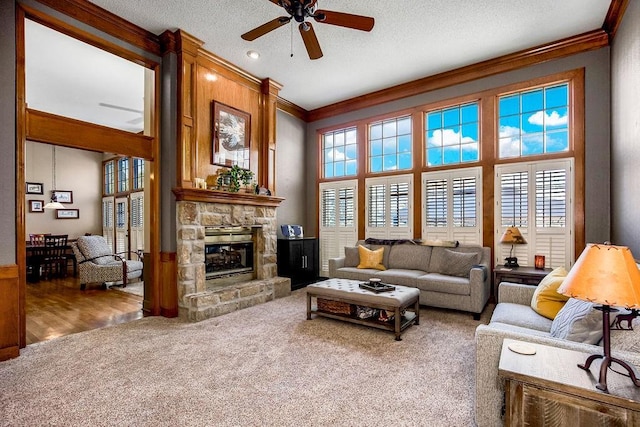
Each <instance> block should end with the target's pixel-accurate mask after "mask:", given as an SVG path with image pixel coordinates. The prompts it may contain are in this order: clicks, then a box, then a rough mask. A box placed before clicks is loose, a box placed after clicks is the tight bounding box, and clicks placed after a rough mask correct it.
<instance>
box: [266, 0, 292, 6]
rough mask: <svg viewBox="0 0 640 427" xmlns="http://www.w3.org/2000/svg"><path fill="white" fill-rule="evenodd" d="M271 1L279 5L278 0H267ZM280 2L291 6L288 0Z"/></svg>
mask: <svg viewBox="0 0 640 427" xmlns="http://www.w3.org/2000/svg"><path fill="white" fill-rule="evenodd" d="M269 1H270V2H271V3H275V4H277V5H278V6H281V4H280V0H269ZM282 2H283V3H284V4H285V5H286V6H291V2H290V1H289V0H282Z"/></svg>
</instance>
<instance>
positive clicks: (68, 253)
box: [26, 239, 78, 283]
mask: <svg viewBox="0 0 640 427" xmlns="http://www.w3.org/2000/svg"><path fill="white" fill-rule="evenodd" d="M73 241H75V239H74V240H69V241H68V242H67V245H66V246H65V247H64V249H65V257H66V259H67V260H68V261H71V262H72V263H73V276H74V277H76V276H77V275H78V261H77V259H76V256H75V254H74V253H73V249H72V248H71V243H72V242H73ZM26 252H27V281H29V282H32V283H33V282H38V281H40V279H41V274H40V270H41V267H42V265H43V263H44V262H45V259H46V256H47V254H46V252H47V248H46V247H45V246H43V245H33V244H31V242H30V241H27V244H26ZM65 272H66V269H65Z"/></svg>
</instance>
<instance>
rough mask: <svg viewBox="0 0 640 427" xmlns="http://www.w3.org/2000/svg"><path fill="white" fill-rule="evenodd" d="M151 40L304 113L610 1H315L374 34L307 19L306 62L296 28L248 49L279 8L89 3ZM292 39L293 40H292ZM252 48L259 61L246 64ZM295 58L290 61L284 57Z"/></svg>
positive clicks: (213, 0) (569, 29)
mask: <svg viewBox="0 0 640 427" xmlns="http://www.w3.org/2000/svg"><path fill="white" fill-rule="evenodd" d="M92 2H93V3H95V4H96V5H99V6H101V7H103V8H104V9H106V10H108V11H110V12H113V13H115V14H116V15H118V16H121V17H123V18H125V19H127V20H129V21H130V22H133V23H134V24H137V25H139V26H141V27H142V28H145V29H147V30H149V31H151V32H153V33H155V34H160V33H162V32H163V31H164V30H167V29H170V30H175V29H178V28H180V29H182V30H184V31H186V32H188V33H189V34H192V35H193V36H195V37H197V38H199V39H201V40H203V41H204V42H205V45H204V48H205V49H207V50H209V51H210V52H213V53H214V54H216V55H218V56H220V57H222V58H224V59H226V60H228V61H230V62H231V63H233V64H235V65H237V66H239V67H241V68H243V69H244V70H246V71H248V72H249V73H251V74H253V75H255V76H256V77H259V78H265V77H270V78H272V79H273V80H275V81H277V82H279V83H281V84H282V85H283V86H284V87H283V89H282V91H281V92H280V96H281V97H283V98H285V99H287V100H289V101H291V102H293V103H294V104H297V105H299V106H301V107H303V108H305V109H307V110H311V109H315V108H318V107H322V106H325V105H328V104H331V103H334V102H337V101H341V100H344V99H349V98H353V97H356V96H359V95H363V94H366V93H369V92H372V91H375V90H379V89H383V88H387V87H390V86H393V85H396V84H400V83H404V82H407V81H411V80H415V79H418V78H422V77H426V76H429V75H433V74H436V73H440V72H443V71H447V70H451V69H455V68H458V67H461V66H464V65H469V64H472V63H476V62H479V61H483V60H486V59H490V58H494V57H496V56H500V55H504V54H508V53H512V52H516V51H518V50H522V49H525V48H528V47H532V46H536V45H539V44H543V43H547V42H551V41H555V40H558V39H562V38H565V37H569V36H572V35H576V34H580V33H583V32H586V31H591V30H594V29H597V28H601V27H602V24H603V22H604V19H605V16H606V13H607V10H608V8H609V4H610V0H562V1H559V0H535V1H531V0H483V1H480V0H474V1H470V0H395V1H371V0H349V1H341V0H318V6H319V8H321V9H326V10H333V11H339V12H347V13H353V14H360V15H367V16H371V17H373V18H375V21H376V22H375V26H374V28H373V30H372V31H371V32H370V33H366V32H362V31H356V30H351V29H346V28H341V27H336V26H333V25H327V24H320V23H316V22H315V21H312V22H313V24H314V28H315V30H316V34H317V37H318V40H319V41H320V45H321V47H322V50H323V53H324V57H322V58H320V59H318V60H314V61H311V60H309V58H308V56H307V53H306V51H305V48H304V45H303V43H302V40H301V38H300V34H299V33H298V30H297V28H294V32H293V34H292V31H291V28H290V25H285V26H283V27H281V28H278V29H276V30H274V31H272V32H271V33H269V34H267V35H265V36H263V37H260V38H258V39H257V40H255V41H253V42H248V41H245V40H242V39H241V38H240V35H241V34H243V33H245V32H247V31H249V30H251V29H253V28H255V27H257V26H258V25H261V24H263V23H265V22H267V21H269V20H272V19H274V18H276V17H278V16H283V15H286V12H284V10H283V9H282V8H281V7H279V6H277V5H276V4H274V3H272V2H270V1H269V0H138V1H131V0H92ZM292 36H293V37H292ZM248 50H256V51H258V52H259V53H260V54H261V57H260V59H259V60H257V61H254V60H250V59H249V58H248V57H247V56H246V52H247V51H248ZM291 52H293V57H291V56H290V54H291Z"/></svg>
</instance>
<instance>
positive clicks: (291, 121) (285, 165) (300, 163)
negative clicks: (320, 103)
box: [275, 110, 311, 236]
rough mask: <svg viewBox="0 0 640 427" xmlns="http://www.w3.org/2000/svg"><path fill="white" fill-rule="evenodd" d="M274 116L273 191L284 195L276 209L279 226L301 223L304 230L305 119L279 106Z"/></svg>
mask: <svg viewBox="0 0 640 427" xmlns="http://www.w3.org/2000/svg"><path fill="white" fill-rule="evenodd" d="M276 120H277V126H276V133H277V135H276V141H277V144H276V194H275V195H276V196H278V197H284V199H285V200H284V201H283V202H282V203H281V204H280V206H278V209H277V211H276V215H277V221H278V226H280V225H282V224H300V225H302V226H304V227H305V230H306V229H307V226H306V224H305V222H304V220H305V200H306V195H305V174H304V164H305V155H306V153H307V151H308V150H309V148H307V147H305V145H304V136H305V123H304V122H303V121H302V120H299V119H297V118H295V117H293V116H290V115H289V114H287V113H285V112H282V111H280V110H278V112H277V116H276ZM277 231H278V236H282V232H281V231H280V227H278V230H277ZM305 235H307V234H306V233H305ZM309 236H311V234H309Z"/></svg>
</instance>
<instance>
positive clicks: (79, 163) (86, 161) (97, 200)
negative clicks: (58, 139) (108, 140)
mask: <svg viewBox="0 0 640 427" xmlns="http://www.w3.org/2000/svg"><path fill="white" fill-rule="evenodd" d="M52 149H53V146H52V145H48V144H40V143H37V142H32V141H27V146H26V153H25V176H26V181H27V182H38V183H42V184H43V187H44V188H43V189H44V194H43V195H39V194H27V195H26V208H25V210H26V235H25V240H29V234H31V233H51V234H68V235H69V238H70V239H75V238H77V237H78V236H82V235H84V234H85V233H92V234H102V220H101V216H102V212H101V210H102V153H94V152H91V151H84V150H76V149H73V148H65V147H56V185H55V187H56V190H65V191H72V192H73V203H71V204H65V205H64V206H65V208H70V209H79V210H80V217H79V218H78V219H56V212H55V210H45V212H44V213H32V212H29V200H43V201H44V203H47V202H48V201H49V199H50V198H51V190H52V189H53V171H52V165H53V162H52V156H53V150H52Z"/></svg>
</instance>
